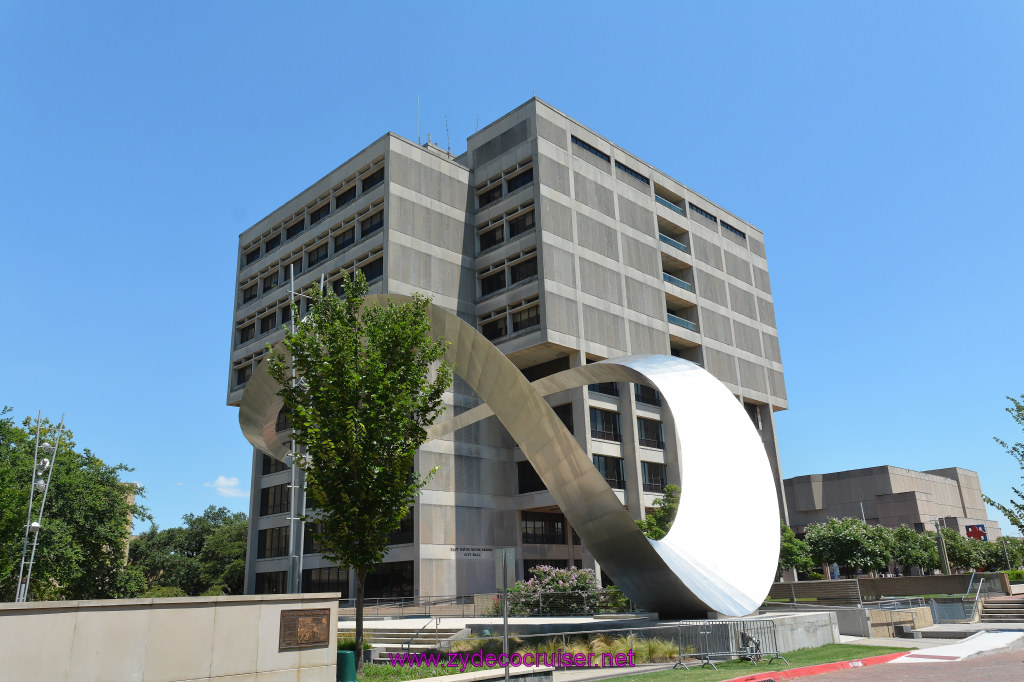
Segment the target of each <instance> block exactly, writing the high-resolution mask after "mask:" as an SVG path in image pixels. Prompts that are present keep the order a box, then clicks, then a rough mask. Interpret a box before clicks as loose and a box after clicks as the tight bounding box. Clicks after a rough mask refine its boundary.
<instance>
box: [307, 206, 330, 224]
mask: <svg viewBox="0 0 1024 682" xmlns="http://www.w3.org/2000/svg"><path fill="white" fill-rule="evenodd" d="M330 213H331V202H327V203H326V204H324V205H323V206H321V207H320V208H318V209H316V210H315V211H311V212H310V214H309V224H310V225H315V224H316V223H318V222H320V221H321V220H323V219H324V218H326V217H327V216H328V215H330Z"/></svg>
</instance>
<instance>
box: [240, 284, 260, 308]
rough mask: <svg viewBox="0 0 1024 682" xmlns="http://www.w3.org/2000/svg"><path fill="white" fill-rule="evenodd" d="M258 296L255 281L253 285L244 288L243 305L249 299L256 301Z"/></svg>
mask: <svg viewBox="0 0 1024 682" xmlns="http://www.w3.org/2000/svg"><path fill="white" fill-rule="evenodd" d="M256 296H257V293H256V283H255V282H253V284H252V285H250V286H247V287H246V288H244V289H242V305H245V304H246V303H248V302H249V301H255V300H256Z"/></svg>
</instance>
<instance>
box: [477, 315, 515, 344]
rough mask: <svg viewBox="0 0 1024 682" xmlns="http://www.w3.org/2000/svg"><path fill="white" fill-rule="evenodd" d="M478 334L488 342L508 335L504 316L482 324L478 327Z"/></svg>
mask: <svg viewBox="0 0 1024 682" xmlns="http://www.w3.org/2000/svg"><path fill="white" fill-rule="evenodd" d="M480 333H481V334H483V335H484V338H486V339H488V340H489V341H493V340H495V339H500V338H501V337H503V336H507V335H508V324H507V322H506V320H505V316H504V315H502V316H501V317H499V318H497V319H495V320H490V321H489V322H485V323H483V325H481V326H480Z"/></svg>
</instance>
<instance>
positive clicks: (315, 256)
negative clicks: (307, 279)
mask: <svg viewBox="0 0 1024 682" xmlns="http://www.w3.org/2000/svg"><path fill="white" fill-rule="evenodd" d="M306 260H307V262H308V263H309V267H313V266H314V265H316V264H317V263H322V262H323V261H325V260H327V242H324V243H323V244H321V245H320V246H318V247H316V248H315V249H313V250H312V251H310V252H309V253H308V254H307V255H306Z"/></svg>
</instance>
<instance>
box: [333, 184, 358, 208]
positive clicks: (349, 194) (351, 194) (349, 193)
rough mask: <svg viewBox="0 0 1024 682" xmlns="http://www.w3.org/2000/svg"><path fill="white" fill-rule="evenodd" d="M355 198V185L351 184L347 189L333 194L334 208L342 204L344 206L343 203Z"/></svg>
mask: <svg viewBox="0 0 1024 682" xmlns="http://www.w3.org/2000/svg"><path fill="white" fill-rule="evenodd" d="M355 198H356V186H355V185H352V186H351V187H349V188H348V189H347V190H345V191H344V192H342V193H341V194H336V195H335V196H334V206H335V208H341V207H342V206H344V205H345V204H347V203H349V202H350V201H352V200H353V199H355Z"/></svg>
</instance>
